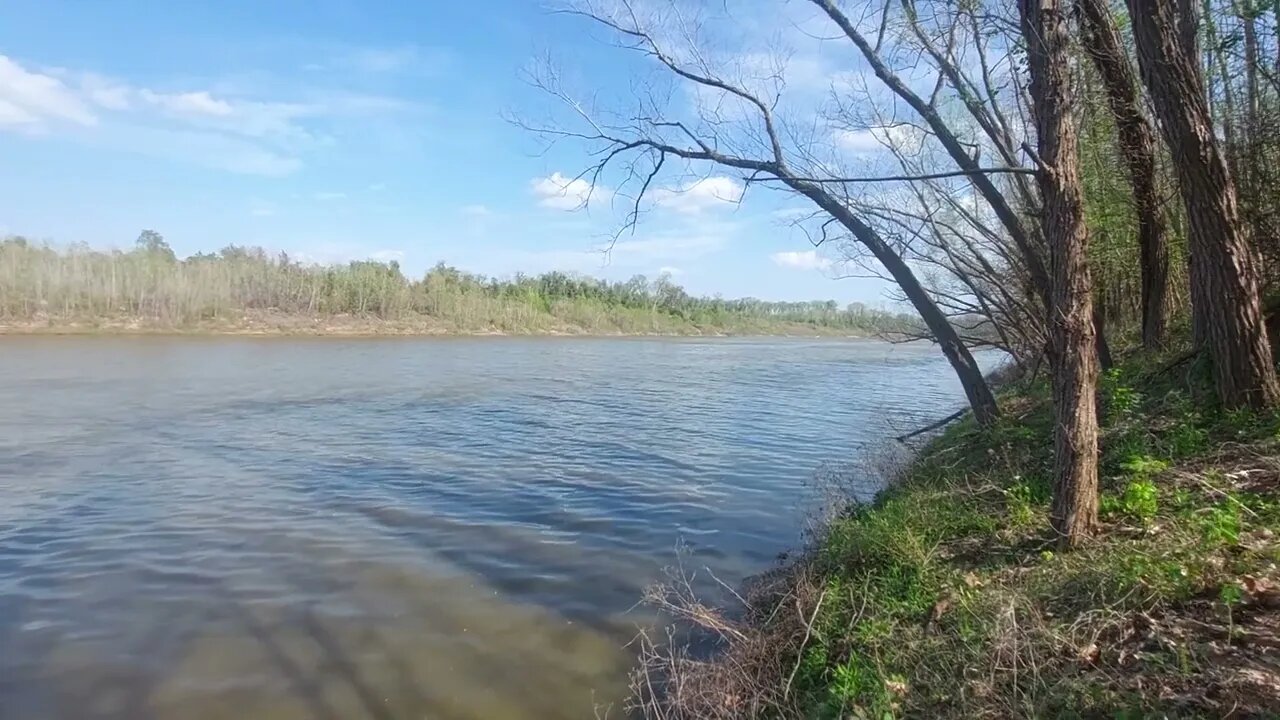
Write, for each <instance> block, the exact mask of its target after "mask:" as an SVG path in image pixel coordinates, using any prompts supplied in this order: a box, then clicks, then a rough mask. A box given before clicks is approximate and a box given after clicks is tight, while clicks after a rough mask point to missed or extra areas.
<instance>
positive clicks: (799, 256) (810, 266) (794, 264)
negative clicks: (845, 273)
mask: <svg viewBox="0 0 1280 720" xmlns="http://www.w3.org/2000/svg"><path fill="white" fill-rule="evenodd" d="M769 259H770V260H773V264H774V265H777V266H779V267H784V268H793V269H796V270H826V269H827V268H829V267H831V261H830V260H828V259H827V258H824V257H822V256H820V255H818V251H817V250H805V251H796V250H791V251H788V252H776V253H774V254H772V255H770V256H769Z"/></svg>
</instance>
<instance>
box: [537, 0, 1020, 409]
mask: <svg viewBox="0 0 1280 720" xmlns="http://www.w3.org/2000/svg"><path fill="white" fill-rule="evenodd" d="M565 12H566V13H567V14H571V15H574V16H578V17H581V18H585V19H588V20H590V21H591V22H592V23H594V24H595V25H597V26H598V27H603V28H605V29H607V30H608V31H609V32H611V33H613V35H614V37H615V38H616V39H617V40H618V42H619V44H620V45H621V46H623V47H624V48H626V49H628V50H631V51H633V52H636V53H639V54H640V55H642V56H643V57H645V58H648V59H649V60H651V61H653V62H654V63H656V65H657V66H658V67H659V68H661V69H662V70H663V71H665V72H666V73H668V74H669V76H671V77H673V78H674V79H676V80H678V81H679V82H680V83H683V84H684V85H685V86H686V87H687V88H690V89H692V90H694V91H696V92H703V93H708V94H710V95H712V96H713V97H714V100H713V101H712V102H711V103H710V104H711V106H712V107H711V109H710V110H709V111H708V112H705V113H701V114H697V113H695V115H696V116H694V117H682V116H681V114H680V111H679V110H678V109H673V108H672V107H671V104H670V103H666V102H663V101H662V99H661V98H660V97H656V93H652V92H648V93H638V94H637V97H636V99H635V103H636V106H635V107H634V108H633V109H632V110H631V111H629V112H626V113H616V112H615V113H612V114H610V115H609V116H608V117H606V116H605V115H604V114H601V113H596V112H593V109H592V108H590V107H588V104H587V103H584V102H583V101H581V100H579V99H577V98H575V97H573V96H571V95H570V94H569V93H568V92H567V91H565V89H564V88H563V86H562V84H561V83H560V81H559V78H558V77H557V76H556V75H555V74H554V73H551V72H544V73H543V74H541V75H540V76H538V77H536V78H535V84H537V85H538V86H539V87H541V88H542V89H543V90H545V91H547V92H549V93H550V94H552V95H553V96H555V97H556V98H558V99H559V100H561V101H562V102H563V103H564V105H565V107H567V108H569V109H570V111H571V113H572V115H573V116H574V117H575V118H576V121H577V122H576V125H577V126H578V127H577V128H576V129H574V128H570V127H566V126H564V125H551V126H546V125H543V126H536V127H534V126H529V125H528V124H526V127H530V128H531V129H533V130H534V131H536V132H538V133H540V134H542V135H543V136H544V137H547V138H549V139H553V140H559V139H572V140H575V141H577V142H580V143H584V144H586V145H587V146H588V147H589V148H590V149H591V152H592V153H594V154H595V156H596V157H597V161H596V162H595V163H594V164H593V165H592V166H591V167H590V168H588V169H587V170H586V171H585V172H584V173H583V174H582V177H585V178H587V179H589V181H591V182H592V183H593V184H594V183H596V182H597V181H598V180H599V178H600V177H601V176H602V174H603V173H604V172H605V171H606V169H607V168H609V167H610V165H611V164H619V163H620V164H623V166H624V168H625V173H626V176H627V177H628V178H630V179H632V180H634V182H635V183H636V184H637V185H638V188H637V190H636V192H635V193H634V195H633V197H632V198H631V200H632V208H631V211H630V212H629V214H628V221H627V222H628V224H634V223H635V222H636V221H637V219H638V217H639V215H640V212H641V204H642V202H643V201H644V199H645V196H646V193H647V192H648V191H649V190H650V188H651V186H652V185H653V183H654V181H655V179H656V178H657V177H658V176H659V174H660V173H661V172H662V170H663V168H664V166H666V165H667V163H668V162H671V161H674V162H685V163H704V164H709V165H712V166H718V167H720V168H726V169H731V170H734V171H737V172H739V173H741V174H742V175H743V176H744V179H745V182H746V183H747V184H748V185H751V184H756V183H771V184H776V185H778V186H781V187H783V188H786V189H787V190H789V191H790V192H792V193H794V194H796V195H799V196H801V197H804V198H806V199H807V200H808V201H809V202H811V203H812V204H813V206H815V207H816V208H817V209H819V210H820V211H821V212H822V213H824V214H825V216H827V217H828V219H829V223H834V224H835V225H837V226H838V227H840V228H841V229H842V230H843V231H844V232H847V233H848V235H849V237H851V238H853V239H854V240H855V241H856V242H857V243H858V244H859V245H860V246H861V247H863V248H865V249H866V250H867V251H868V252H869V253H870V255H871V256H872V257H873V258H874V259H875V261H876V262H878V263H879V264H880V266H881V267H883V268H884V270H885V272H886V273H887V274H888V276H890V277H891V278H892V279H893V281H894V282H895V283H896V284H897V286H898V287H899V288H900V289H901V291H902V293H903V295H904V296H905V297H906V299H907V300H908V301H909V302H910V303H911V304H912V306H913V307H914V308H915V309H916V311H917V312H918V313H919V314H920V317H921V319H922V320H923V322H924V324H925V326H926V327H927V328H928V330H929V332H930V334H931V335H932V337H933V339H934V340H935V341H936V342H937V343H938V345H939V346H940V348H941V349H942V352H943V354H944V355H945V356H946V357H947V359H948V361H949V362H950V363H951V366H952V368H953V369H954V370H955V372H956V375H957V377H958V378H959V379H960V383H961V385H962V386H963V388H964V391H965V394H966V396H967V397H968V399H969V404H970V406H971V407H972V408H973V411H974V416H975V418H976V419H977V421H978V422H979V423H983V424H986V423H990V422H991V421H993V420H994V419H995V418H996V417H997V416H998V414H999V411H998V408H997V405H996V402H995V398H994V396H993V395H992V393H991V390H990V388H989V387H988V385H987V382H986V380H985V379H984V378H983V376H982V372H981V369H980V368H979V366H978V364H977V363H976V361H975V360H974V358H973V355H972V353H971V352H970V351H969V348H968V347H966V345H965V343H964V341H963V340H962V339H961V337H960V335H959V333H958V332H957V331H956V328H955V327H953V326H952V324H951V323H950V322H949V320H948V317H947V314H946V313H945V312H944V311H943V310H942V309H941V308H940V307H939V305H938V303H937V301H936V300H935V298H934V297H933V296H932V295H931V293H930V292H929V291H928V290H927V289H926V288H925V286H924V285H923V284H922V283H921V282H920V280H919V278H918V277H917V275H916V273H915V271H914V270H913V269H912V267H911V265H910V264H909V263H908V262H907V260H906V259H905V258H904V257H903V255H902V254H901V253H900V252H898V251H897V250H895V248H894V247H893V246H892V245H891V243H890V242H889V241H887V240H886V239H885V238H884V237H883V236H882V235H881V233H880V232H878V231H877V230H876V229H875V227H873V225H872V224H871V223H870V222H868V219H867V218H865V217H863V216H862V215H860V214H859V213H858V212H857V209H856V205H855V204H854V203H852V202H851V201H850V197H851V196H850V191H849V188H850V186H855V185H858V184H861V183H866V182H868V181H871V180H875V181H886V178H883V177H878V178H867V177H861V178H859V177H844V176H839V175H834V174H833V173H832V172H831V171H830V167H831V166H830V163H827V162H824V161H823V159H822V158H820V157H819V156H818V152H817V150H816V148H815V146H814V141H813V139H812V136H806V135H804V134H803V133H802V132H801V131H800V130H799V129H797V127H794V126H784V124H783V123H782V122H781V120H780V119H779V113H778V110H777V106H778V102H779V99H780V96H781V89H782V80H781V77H780V74H781V71H780V69H775V70H774V71H772V72H771V73H767V77H765V78H764V81H765V82H764V84H765V85H770V86H771V87H768V88H761V87H753V86H752V83H750V82H747V81H746V80H743V79H741V78H735V77H733V76H732V73H729V72H725V71H723V70H722V69H721V68H720V67H718V65H717V63H715V62H713V61H712V60H711V59H710V55H711V53H710V52H709V50H708V49H706V48H704V47H701V46H700V44H699V42H698V36H699V30H700V27H701V25H700V21H698V20H697V19H691V18H689V17H686V15H685V12H686V11H685V10H684V9H682V8H681V7H680V5H679V4H677V3H672V4H670V5H669V6H666V13H665V14H663V15H662V16H661V17H658V18H655V17H654V15H652V14H651V13H650V14H647V13H645V12H643V11H641V10H640V9H639V8H637V6H636V5H635V4H633V2H632V1H631V0H615V1H614V2H596V1H595V0H583V1H582V2H579V3H578V4H576V5H574V6H572V8H571V9H569V10H566V11H565ZM663 20H666V21H669V22H670V23H671V27H670V34H671V35H673V36H675V37H676V38H678V39H679V41H680V42H679V48H678V50H676V49H672V48H669V47H668V46H667V45H666V44H665V42H664V40H665V37H664V36H663V35H661V34H660V32H659V29H658V27H655V26H661V24H662V21H663ZM759 84H760V83H756V85H759ZM960 170H961V173H962V174H964V175H966V176H968V177H971V178H975V181H976V178H981V177H985V176H986V174H987V173H988V172H992V171H993V170H992V169H988V168H983V167H980V166H977V165H976V164H975V163H973V162H970V163H967V164H966V165H964V166H961V168H960ZM1003 171H1005V169H1003V168H995V169H994V172H1003ZM912 179H914V178H911V177H899V178H895V179H894V180H895V181H898V180H901V181H907V180H912ZM827 226H828V223H824V225H823V227H824V231H825V228H826V227H827ZM826 237H827V236H826V235H825V232H824V235H823V239H824V240H825V239H826Z"/></svg>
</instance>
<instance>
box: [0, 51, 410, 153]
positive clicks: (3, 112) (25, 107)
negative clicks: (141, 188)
mask: <svg viewBox="0 0 1280 720" xmlns="http://www.w3.org/2000/svg"><path fill="white" fill-rule="evenodd" d="M216 87H221V88H222V90H221V91H218V90H215V89H213V88H209V89H202V88H177V89H176V90H171V89H165V90H157V89H154V88H151V87H143V86H141V85H136V84H130V83H128V82H126V81H124V80H120V79H116V78H111V77H107V76H104V75H100V74H97V73H94V72H88V71H80V70H74V69H39V68H33V67H31V66H24V65H22V64H21V63H19V62H18V61H17V60H15V59H12V58H10V57H7V56H4V55H0V132H3V131H16V132H23V133H50V132H54V131H59V130H61V131H67V130H71V129H74V130H75V132H74V133H67V134H68V136H69V137H71V138H72V139H73V140H74V141H76V142H78V143H81V144H84V145H89V146H93V147H101V148H110V149H114V150H121V151H127V152H133V153H138V154H143V155H148V156H152V157H159V158H166V159H171V160H176V161H182V162H189V163H194V164H197V165H201V166H204V167H207V168H214V169H219V170H225V171H228V172H235V173H243V174H252V175H265V176H282V175H288V174H290V173H293V172H295V171H297V170H298V169H299V168H300V167H302V158H303V157H304V156H305V155H306V153H308V152H310V151H318V150H320V149H322V148H325V147H328V146H331V145H333V144H334V143H336V142H337V138H338V137H343V138H365V137H369V138H372V137H373V135H372V134H371V133H368V131H367V124H368V123H369V122H371V121H376V122H379V123H380V126H379V127H380V129H382V130H384V131H385V132H383V133H382V134H379V135H377V138H379V139H381V138H383V137H385V136H386V134H387V132H390V129H392V128H394V127H395V126H394V125H393V124H392V123H393V120H394V119H395V118H398V117H401V116H402V115H403V114H404V113H409V112H418V111H420V110H421V106H420V105H418V104H417V103H413V102H408V101H405V100H402V99H399V98H395V97H383V96H378V95H363V94H359V93H352V92H347V91H344V90H335V89H314V88H313V89H308V90H302V91H297V90H294V89H290V90H289V92H291V93H295V94H296V95H297V96H298V97H300V98H301V100H302V101H301V102H279V101H274V100H261V99H257V98H251V97H246V96H245V95H244V94H243V92H239V93H238V92H236V91H234V90H228V89H227V88H228V87H233V86H228V85H226V84H223V85H220V86H216ZM371 118H372V119H373V120H371ZM351 119H357V120H358V121H359V122H360V123H362V126H361V127H362V131H361V132H360V133H356V132H350V133H346V134H343V131H344V129H346V128H347V127H348V125H349V124H350V123H351V122H352V120H351ZM344 123H347V125H344Z"/></svg>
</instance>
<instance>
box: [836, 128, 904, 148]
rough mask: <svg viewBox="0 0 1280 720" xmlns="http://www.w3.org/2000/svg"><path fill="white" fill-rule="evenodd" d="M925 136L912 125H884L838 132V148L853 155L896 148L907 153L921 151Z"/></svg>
mask: <svg viewBox="0 0 1280 720" xmlns="http://www.w3.org/2000/svg"><path fill="white" fill-rule="evenodd" d="M923 141H924V137H923V135H922V134H921V133H920V132H919V131H918V130H916V129H915V128H913V127H912V126H910V125H882V126H877V127H870V128H865V129H862V130H837V131H836V132H835V143H836V147H838V148H840V149H841V150H843V151H845V152H847V153H850V154H853V155H867V154H870V153H875V152H880V151H886V150H887V149H888V148H889V147H895V148H898V149H899V150H902V151H904V152H906V153H909V154H910V153H914V152H916V151H917V150H919V148H920V145H921V143H922V142H923Z"/></svg>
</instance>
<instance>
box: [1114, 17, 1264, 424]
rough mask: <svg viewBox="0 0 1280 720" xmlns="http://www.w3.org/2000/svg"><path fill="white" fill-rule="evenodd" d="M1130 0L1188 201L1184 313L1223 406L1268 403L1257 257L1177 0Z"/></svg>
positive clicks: (1146, 75)
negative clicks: (1197, 332)
mask: <svg viewBox="0 0 1280 720" xmlns="http://www.w3.org/2000/svg"><path fill="white" fill-rule="evenodd" d="M1128 3H1129V16H1130V19H1131V22H1132V23H1133V32H1134V41H1135V43H1136V45H1137V47H1138V62H1139V66H1140V67H1141V69H1142V77H1143V81H1144V82H1145V83H1146V86H1147V91H1148V93H1149V94H1150V95H1151V98H1152V101H1153V102H1154V104H1155V107H1156V112H1157V113H1158V114H1159V115H1160V121H1161V128H1162V130H1163V131H1164V136H1165V141H1166V143H1167V144H1168V146H1169V150H1170V153H1171V154H1172V156H1173V162H1174V168H1175V169H1176V171H1177V173H1178V180H1179V185H1180V186H1181V191H1182V201H1183V203H1184V204H1185V205H1186V210H1187V220H1188V222H1189V224H1190V233H1189V236H1190V237H1189V238H1188V241H1189V242H1188V246H1189V250H1190V255H1191V299H1192V312H1193V313H1194V314H1195V315H1196V316H1198V321H1199V326H1200V328H1202V331H1203V332H1205V333H1206V336H1207V344H1208V348H1209V352H1210V355H1211V357H1212V360H1213V375H1214V383H1215V384H1216V386H1217V390H1218V396H1219V398H1220V399H1221V400H1222V402H1223V404H1224V405H1226V406H1227V407H1229V408H1238V407H1255V408H1262V407H1274V406H1275V405H1276V404H1277V402H1280V385H1277V383H1276V376H1275V369H1274V367H1273V365H1272V357H1271V347H1270V346H1269V345H1268V344H1267V336H1266V328H1265V327H1264V325H1263V321H1262V307H1261V302H1260V300H1259V281H1258V261H1257V260H1256V258H1255V257H1254V255H1253V249H1252V248H1251V247H1250V246H1249V243H1248V240H1247V239H1246V237H1245V234H1244V232H1243V229H1242V227H1241V222H1240V211H1239V208H1238V206H1237V203H1236V191H1235V186H1234V185H1233V184H1232V181H1231V175H1230V173H1229V172H1228V171H1227V166H1226V163H1225V161H1224V159H1223V157H1222V153H1221V152H1220V150H1219V148H1218V142H1217V138H1215V136H1214V133H1213V120H1212V118H1211V117H1210V115H1209V108H1208V105H1207V103H1206V100H1205V94H1204V82H1203V79H1202V77H1201V73H1200V66H1199V63H1197V62H1196V55H1195V48H1194V47H1188V46H1187V44H1186V42H1185V38H1184V37H1182V36H1181V35H1180V33H1179V28H1180V27H1183V26H1184V24H1185V23H1186V22H1188V20H1187V18H1185V17H1179V11H1178V8H1179V5H1178V4H1177V3H1176V0H1128ZM1184 7H1185V6H1184ZM1184 12H1185V11H1184Z"/></svg>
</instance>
